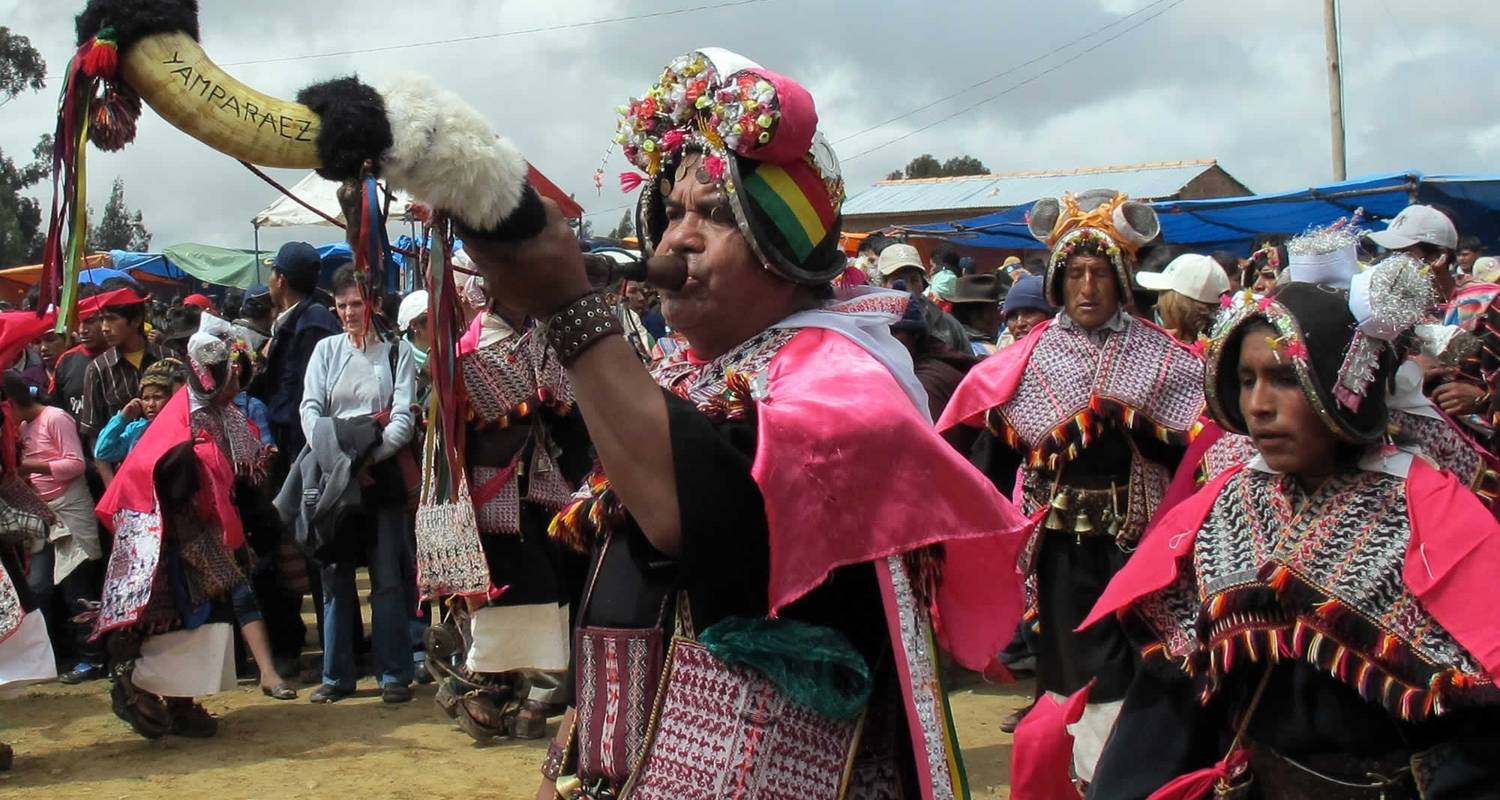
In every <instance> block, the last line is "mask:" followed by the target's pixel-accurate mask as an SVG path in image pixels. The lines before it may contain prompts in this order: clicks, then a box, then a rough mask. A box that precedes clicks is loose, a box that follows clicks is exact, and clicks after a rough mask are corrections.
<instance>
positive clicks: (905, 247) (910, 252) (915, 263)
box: [876, 244, 927, 278]
mask: <svg viewBox="0 0 1500 800" xmlns="http://www.w3.org/2000/svg"><path fill="white" fill-rule="evenodd" d="M876 267H877V269H878V270H879V271H880V277H882V278H889V277H890V276H892V275H894V274H896V272H897V271H898V270H903V269H907V268H909V267H916V268H917V270H919V271H920V272H921V273H922V274H923V275H926V274H927V266H926V265H925V264H923V263H922V254H921V253H918V252H917V248H915V247H912V246H911V245H909V244H893V245H889V246H888V247H886V248H885V249H884V250H881V251H880V260H879V261H877V262H876Z"/></svg>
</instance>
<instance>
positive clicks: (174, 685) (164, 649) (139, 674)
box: [130, 622, 234, 697]
mask: <svg viewBox="0 0 1500 800" xmlns="http://www.w3.org/2000/svg"><path fill="white" fill-rule="evenodd" d="M130 682H131V683H133V684H135V685H136V686H137V687H138V688H140V689H142V690H144V691H147V692H151V693H153V694H159V695H161V696H163V697H202V696H204V695H210V694H218V693H219V692H223V691H227V690H229V689H233V688H234V626H233V625H230V624H229V623H227V622H211V623H208V624H206V625H199V626H198V627H196V628H193V629H192V630H180V631H172V632H171V633H164V634H161V635H160V636H148V637H147V638H146V640H145V641H143V642H141V656H140V658H137V659H136V661H135V671H134V672H132V673H131V674H130Z"/></svg>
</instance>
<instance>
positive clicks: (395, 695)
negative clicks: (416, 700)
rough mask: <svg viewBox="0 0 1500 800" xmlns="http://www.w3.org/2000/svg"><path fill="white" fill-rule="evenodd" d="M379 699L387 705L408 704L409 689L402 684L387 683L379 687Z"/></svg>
mask: <svg viewBox="0 0 1500 800" xmlns="http://www.w3.org/2000/svg"><path fill="white" fill-rule="evenodd" d="M380 699H381V700H382V701H384V702H387V703H410V702H411V687H410V686H407V685H406V684H404V683H387V684H386V685H384V686H382V687H380Z"/></svg>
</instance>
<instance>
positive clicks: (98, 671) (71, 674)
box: [57, 661, 104, 686]
mask: <svg viewBox="0 0 1500 800" xmlns="http://www.w3.org/2000/svg"><path fill="white" fill-rule="evenodd" d="M102 677H104V668H103V667H101V666H98V665H96V664H90V663H88V662H87V661H80V662H78V663H77V664H75V665H74V666H73V668H72V669H71V670H68V671H67V672H64V673H63V674H61V675H59V676H57V679H58V680H59V681H62V682H63V683H66V684H67V685H69V686H74V685H76V684H80V683H86V682H88V681H97V680H99V679H100V678H102Z"/></svg>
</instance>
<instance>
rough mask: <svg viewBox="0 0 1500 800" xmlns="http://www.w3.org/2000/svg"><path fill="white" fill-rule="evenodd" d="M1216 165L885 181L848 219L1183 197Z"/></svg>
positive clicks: (849, 204) (857, 199)
mask: <svg viewBox="0 0 1500 800" xmlns="http://www.w3.org/2000/svg"><path fill="white" fill-rule="evenodd" d="M1216 163H1217V162H1214V161H1211V160H1209V161H1157V162H1152V163H1149V164H1126V165H1121V166H1112V167H1092V168H1084V169H1071V170H1046V171H1035V172H1010V173H1001V174H995V175H969V176H964V177H959V178H917V179H914V180H899V181H881V182H879V183H877V184H875V185H874V186H872V187H870V188H869V189H866V190H864V191H862V192H860V193H858V194H856V195H853V196H851V197H849V198H848V199H847V200H845V201H844V208H843V213H844V216H846V217H851V216H856V215H861V214H902V213H913V212H920V211H947V210H950V209H953V210H964V209H989V208H1009V207H1011V206H1017V205H1021V204H1023V203H1032V202H1035V201H1036V200H1039V199H1041V198H1043V197H1060V196H1062V194H1063V193H1064V192H1075V193H1076V192H1081V191H1084V190H1087V189H1097V188H1101V187H1102V188H1109V189H1116V190H1118V191H1121V192H1124V193H1125V194H1127V195H1129V196H1131V197H1139V198H1163V197H1170V196H1172V195H1175V194H1177V192H1178V191H1180V190H1181V189H1182V187H1183V186H1185V185H1187V183H1188V182H1189V181H1191V180H1192V179H1193V178H1196V177H1198V176H1199V175H1201V174H1203V173H1204V172H1206V171H1207V170H1208V169H1209V168H1211V167H1213V166H1214V165H1215V164H1216Z"/></svg>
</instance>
